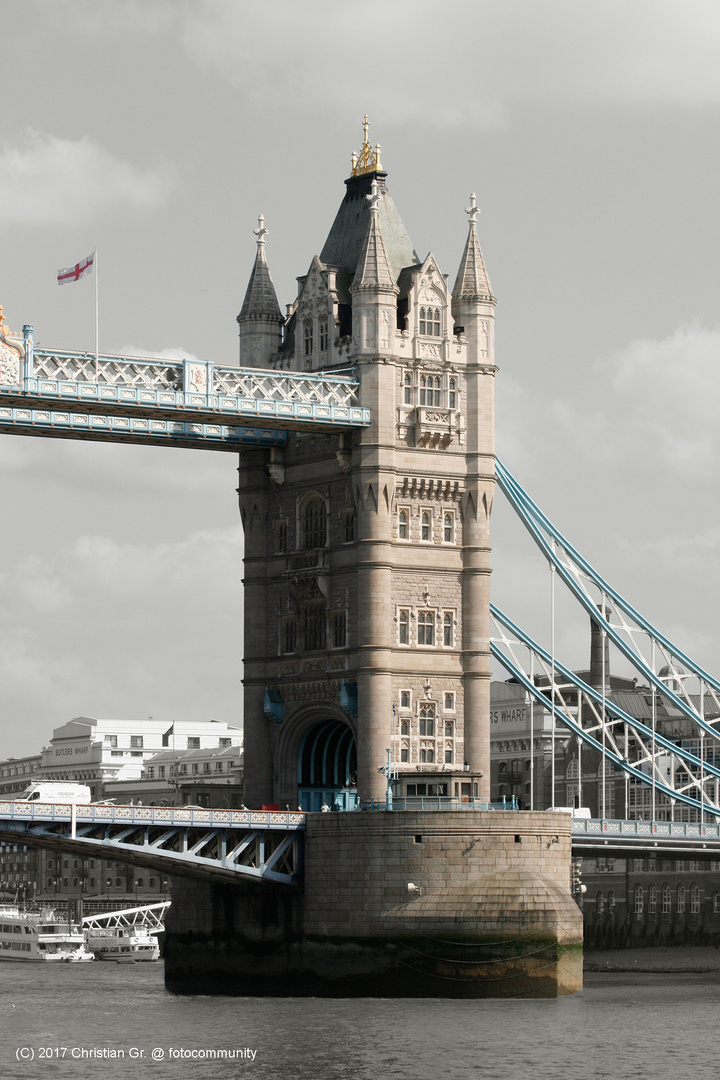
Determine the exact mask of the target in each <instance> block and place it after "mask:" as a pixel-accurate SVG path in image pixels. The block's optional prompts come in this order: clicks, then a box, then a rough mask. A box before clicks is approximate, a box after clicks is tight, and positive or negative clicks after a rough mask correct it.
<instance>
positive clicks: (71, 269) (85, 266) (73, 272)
mask: <svg viewBox="0 0 720 1080" xmlns="http://www.w3.org/2000/svg"><path fill="white" fill-rule="evenodd" d="M94 261H95V253H94V252H93V254H92V255H88V257H87V259H83V260H82V261H81V262H79V263H75V265H74V266H68V267H66V268H65V270H58V276H57V277H58V285H69V284H70V283H71V282H72V281H79V280H80V278H81V277H85V275H86V274H89V273H91V272H92V268H93V262H94Z"/></svg>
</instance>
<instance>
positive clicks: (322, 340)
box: [311, 319, 328, 352]
mask: <svg viewBox="0 0 720 1080" xmlns="http://www.w3.org/2000/svg"><path fill="white" fill-rule="evenodd" d="M318 343H319V345H320V352H327V347H328V321H327V319H320V321H319V322H318ZM311 351H312V350H311Z"/></svg>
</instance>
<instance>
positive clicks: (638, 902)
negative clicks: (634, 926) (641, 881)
mask: <svg viewBox="0 0 720 1080" xmlns="http://www.w3.org/2000/svg"><path fill="white" fill-rule="evenodd" d="M642 913H643V887H642V885H636V886H635V914H636V915H642Z"/></svg>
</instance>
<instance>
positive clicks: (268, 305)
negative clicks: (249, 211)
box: [237, 214, 283, 322]
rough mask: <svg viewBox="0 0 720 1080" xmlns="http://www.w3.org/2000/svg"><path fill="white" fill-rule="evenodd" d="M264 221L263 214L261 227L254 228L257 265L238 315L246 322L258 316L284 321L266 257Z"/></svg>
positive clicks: (254, 267) (260, 218)
mask: <svg viewBox="0 0 720 1080" xmlns="http://www.w3.org/2000/svg"><path fill="white" fill-rule="evenodd" d="M264 222H265V219H264V218H263V216H262V214H261V215H260V217H259V218H258V226H259V227H258V228H257V229H255V230H254V232H255V235H256V236H257V238H258V241H257V254H256V256H255V265H254V266H253V268H252V273H251V274H250V281H249V282H248V287H247V290H246V292H245V299H244V300H243V305H242V308H241V309H240V314H239V315H238V317H237V321H238V322H245V321H246V320H247V319H257V318H266V319H268V318H270V319H277V320H278V321H279V322H282V321H283V315H282V312H281V311H280V305H279V304H278V298H277V293H276V292H275V286H274V285H273V282H272V278H271V277H270V269H269V267H268V264H267V261H266V259H265V236H266V235H267V229H266V228H265V225H264Z"/></svg>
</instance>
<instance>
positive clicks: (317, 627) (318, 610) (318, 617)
mask: <svg viewBox="0 0 720 1080" xmlns="http://www.w3.org/2000/svg"><path fill="white" fill-rule="evenodd" d="M302 626H303V646H304V649H305V652H317V651H318V650H320V649H324V648H325V605H324V604H323V603H322V601H313V602H312V603H310V604H306V605H305V607H304V608H303V612H302Z"/></svg>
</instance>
